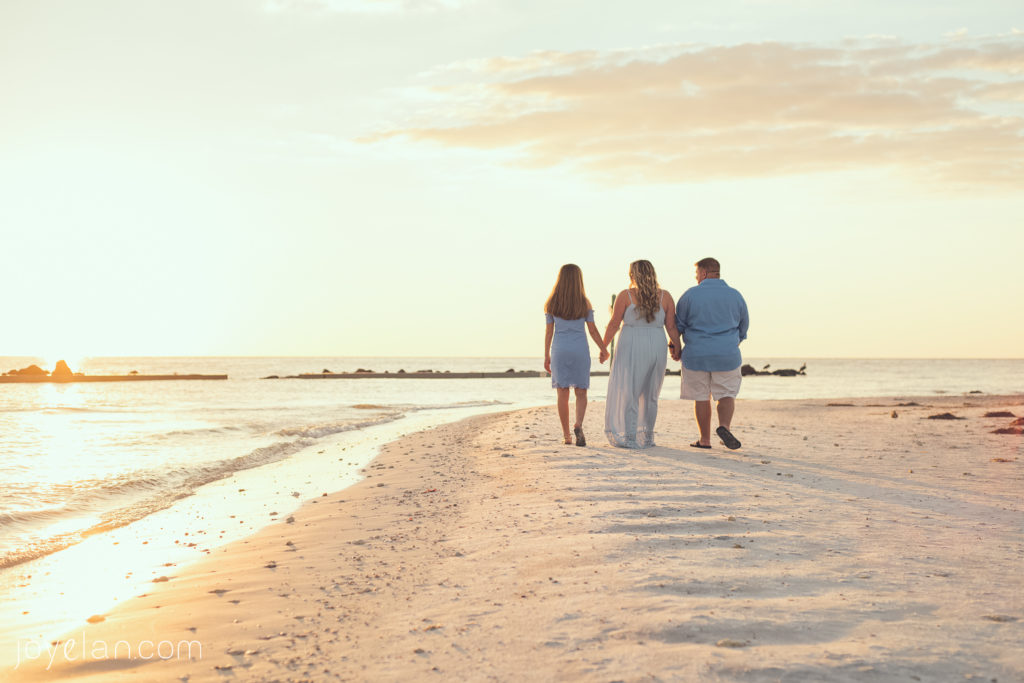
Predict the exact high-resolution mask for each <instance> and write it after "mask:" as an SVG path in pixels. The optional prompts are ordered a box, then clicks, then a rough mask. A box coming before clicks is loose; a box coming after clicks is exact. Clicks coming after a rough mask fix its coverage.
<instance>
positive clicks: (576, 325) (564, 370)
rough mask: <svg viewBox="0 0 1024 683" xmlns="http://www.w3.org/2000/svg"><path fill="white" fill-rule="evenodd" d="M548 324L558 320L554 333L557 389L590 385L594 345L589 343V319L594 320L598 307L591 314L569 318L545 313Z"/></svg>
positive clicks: (553, 375) (554, 382)
mask: <svg viewBox="0 0 1024 683" xmlns="http://www.w3.org/2000/svg"><path fill="white" fill-rule="evenodd" d="M544 319H545V320H546V321H547V322H548V324H551V323H554V325H555V334H554V336H552V337H551V386H552V388H554V389H568V388H569V387H576V388H577V389H589V388H590V345H589V344H587V331H586V330H587V323H588V322H591V323H592V322H594V309H590V310H589V311H588V312H587V317H585V318H577V319H576V320H566V319H565V318H559V317H556V316H553V315H551V314H550V313H545V314H544Z"/></svg>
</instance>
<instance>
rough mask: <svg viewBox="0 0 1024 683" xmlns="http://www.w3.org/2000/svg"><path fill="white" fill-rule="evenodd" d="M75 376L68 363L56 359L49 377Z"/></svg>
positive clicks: (65, 377)
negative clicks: (55, 364)
mask: <svg viewBox="0 0 1024 683" xmlns="http://www.w3.org/2000/svg"><path fill="white" fill-rule="evenodd" d="M74 376H75V373H73V372H71V368H69V367H68V364H67V363H66V362H64V361H62V360H59V361H57V366H56V367H55V368H54V369H53V372H51V373H50V377H53V378H54V379H71V378H72V377H74Z"/></svg>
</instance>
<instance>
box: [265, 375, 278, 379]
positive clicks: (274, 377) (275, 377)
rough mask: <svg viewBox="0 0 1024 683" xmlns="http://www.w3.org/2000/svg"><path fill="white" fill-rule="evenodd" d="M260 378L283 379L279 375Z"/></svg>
mask: <svg viewBox="0 0 1024 683" xmlns="http://www.w3.org/2000/svg"><path fill="white" fill-rule="evenodd" d="M260 379H281V378H280V377H278V376H277V375H267V376H266V377H261V378H260Z"/></svg>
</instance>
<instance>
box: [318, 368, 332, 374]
mask: <svg viewBox="0 0 1024 683" xmlns="http://www.w3.org/2000/svg"><path fill="white" fill-rule="evenodd" d="M320 374H321V375H333V374H334V373H333V372H331V371H330V370H328V369H327V368H324V369H323V370H322V371H321V372H320Z"/></svg>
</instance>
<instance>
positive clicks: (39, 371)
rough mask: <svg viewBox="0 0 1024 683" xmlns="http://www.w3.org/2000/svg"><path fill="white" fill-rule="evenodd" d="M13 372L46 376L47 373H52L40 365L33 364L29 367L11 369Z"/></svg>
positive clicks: (15, 373) (14, 373) (13, 373)
mask: <svg viewBox="0 0 1024 683" xmlns="http://www.w3.org/2000/svg"><path fill="white" fill-rule="evenodd" d="M11 374H12V375H31V376H34V377H45V376H46V375H49V374H50V373H49V372H47V371H46V370H43V369H42V368H41V367H39V366H38V365H35V364H32V365H30V366H28V367H27V368H22V369H21V370H11Z"/></svg>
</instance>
